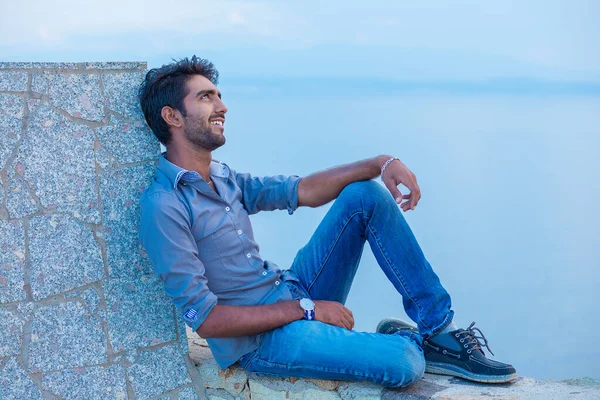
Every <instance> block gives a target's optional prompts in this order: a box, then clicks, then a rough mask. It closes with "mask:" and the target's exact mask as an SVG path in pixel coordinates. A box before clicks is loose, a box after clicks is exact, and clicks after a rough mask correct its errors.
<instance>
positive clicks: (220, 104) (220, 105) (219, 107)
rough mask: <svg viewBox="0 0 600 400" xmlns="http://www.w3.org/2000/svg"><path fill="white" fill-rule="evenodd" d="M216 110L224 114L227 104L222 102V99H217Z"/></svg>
mask: <svg viewBox="0 0 600 400" xmlns="http://www.w3.org/2000/svg"><path fill="white" fill-rule="evenodd" d="M215 111H216V112H219V113H223V114H225V113H226V112H227V106H226V105H225V103H223V100H221V99H219V100H218V102H217V107H216V108H215Z"/></svg>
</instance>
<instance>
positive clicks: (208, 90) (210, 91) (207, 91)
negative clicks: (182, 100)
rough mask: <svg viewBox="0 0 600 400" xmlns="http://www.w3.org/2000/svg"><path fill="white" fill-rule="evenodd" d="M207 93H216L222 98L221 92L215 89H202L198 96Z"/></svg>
mask: <svg viewBox="0 0 600 400" xmlns="http://www.w3.org/2000/svg"><path fill="white" fill-rule="evenodd" d="M205 94H216V95H217V96H219V98H221V92H218V91H216V90H214V89H205V90H200V91H199V92H198V93H196V97H201V96H204V95H205Z"/></svg>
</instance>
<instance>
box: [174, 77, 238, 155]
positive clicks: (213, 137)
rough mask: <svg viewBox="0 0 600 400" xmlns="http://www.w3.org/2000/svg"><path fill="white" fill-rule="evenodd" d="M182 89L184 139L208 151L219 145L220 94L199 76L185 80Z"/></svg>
mask: <svg viewBox="0 0 600 400" xmlns="http://www.w3.org/2000/svg"><path fill="white" fill-rule="evenodd" d="M186 86H187V89H188V94H187V96H185V98H184V99H183V104H184V106H185V111H186V116H185V117H184V118H183V120H184V124H185V125H184V134H185V138H186V139H187V140H189V141H190V142H191V143H193V144H194V145H196V146H199V147H202V148H203V149H206V150H208V151H213V150H215V149H217V148H219V147H221V146H223V145H224V144H225V136H224V135H223V132H224V131H225V128H224V125H225V113H227V107H226V106H225V104H223V102H222V101H221V93H220V92H219V90H218V89H217V87H216V86H215V85H213V84H212V82H210V81H209V80H208V79H206V78H205V77H203V76H202V75H194V76H193V77H191V78H190V79H188V81H187V83H186Z"/></svg>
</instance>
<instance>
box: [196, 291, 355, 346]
mask: <svg viewBox="0 0 600 400" xmlns="http://www.w3.org/2000/svg"><path fill="white" fill-rule="evenodd" d="M314 303H315V319H316V320H317V321H321V322H324V323H326V324H329V325H335V326H339V327H341V328H347V329H352V328H353V327H354V317H353V316H352V312H351V311H350V310H349V309H347V308H346V307H344V306H343V305H342V304H341V303H338V302H335V301H326V300H315V302H314ZM303 316H304V310H303V309H302V308H301V307H300V305H299V304H298V302H297V301H283V302H279V303H274V304H266V305H261V306H221V305H216V306H215V307H214V308H213V309H212V311H211V312H210V314H208V316H207V317H206V319H205V320H204V322H203V323H202V325H200V327H199V328H198V329H197V330H196V332H197V333H198V335H200V336H201V337H203V338H214V337H233V336H246V335H257V334H259V333H263V332H266V331H270V330H272V329H275V328H279V327H280V326H283V325H285V324H289V323H290V322H294V321H298V320H301V319H302V317H303Z"/></svg>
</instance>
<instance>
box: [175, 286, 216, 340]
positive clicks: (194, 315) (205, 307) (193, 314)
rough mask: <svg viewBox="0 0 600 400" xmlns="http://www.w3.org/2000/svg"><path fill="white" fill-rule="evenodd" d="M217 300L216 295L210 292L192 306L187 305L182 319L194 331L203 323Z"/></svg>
mask: <svg viewBox="0 0 600 400" xmlns="http://www.w3.org/2000/svg"><path fill="white" fill-rule="evenodd" d="M217 301H218V298H217V296H216V295H215V294H214V293H212V292H211V293H209V294H208V296H206V297H205V298H204V299H202V300H201V301H200V302H198V303H197V304H196V305H195V306H194V307H188V308H187V309H185V310H183V320H184V321H185V323H186V325H187V326H189V327H190V328H192V330H193V331H194V332H196V331H197V330H198V328H200V325H202V324H203V323H204V321H205V320H206V317H208V314H210V312H211V311H212V309H213V308H214V307H215V306H216V305H217Z"/></svg>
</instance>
